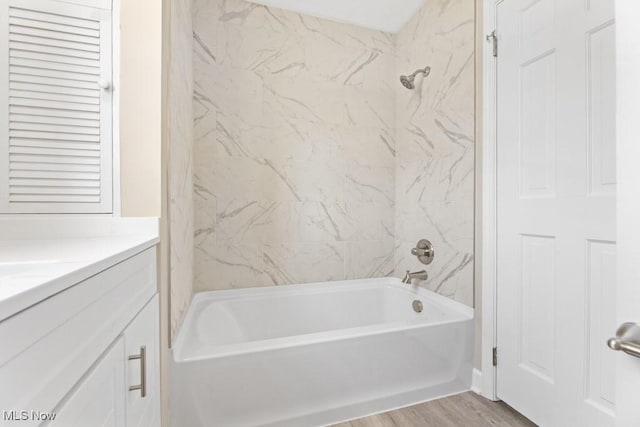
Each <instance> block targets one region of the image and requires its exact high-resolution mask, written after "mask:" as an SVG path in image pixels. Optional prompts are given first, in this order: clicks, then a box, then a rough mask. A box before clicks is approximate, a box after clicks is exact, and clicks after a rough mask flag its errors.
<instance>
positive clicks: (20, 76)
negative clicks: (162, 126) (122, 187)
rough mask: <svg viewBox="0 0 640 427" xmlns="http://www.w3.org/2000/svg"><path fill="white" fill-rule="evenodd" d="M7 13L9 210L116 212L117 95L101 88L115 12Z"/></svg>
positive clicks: (30, 3) (0, 195)
mask: <svg viewBox="0 0 640 427" xmlns="http://www.w3.org/2000/svg"><path fill="white" fill-rule="evenodd" d="M2 8H4V10H0V14H2V13H5V17H4V18H1V17H0V24H2V28H1V30H2V31H4V32H5V35H6V36H3V37H2V40H3V41H2V43H4V44H2V43H0V50H2V51H3V52H0V54H1V55H3V56H5V58H6V60H7V62H6V63H5V64H2V63H1V62H0V65H2V67H4V69H3V70H0V78H2V79H3V80H5V78H6V81H2V82H0V85H3V87H2V90H1V92H3V93H4V94H5V95H6V96H5V99H8V104H7V105H5V106H2V107H1V108H0V115H1V116H2V117H0V118H2V119H3V120H6V122H5V123H6V128H4V125H3V129H2V130H1V131H0V136H1V137H2V140H0V148H2V152H0V160H2V162H3V163H1V164H0V166H2V169H3V171H2V172H0V173H1V174H2V175H0V185H2V187H3V189H0V210H1V211H8V212H87V213H90V212H110V210H111V176H112V173H111V161H112V159H111V156H112V154H111V93H110V91H109V90H104V89H102V88H101V87H100V86H99V80H100V79H104V80H107V81H109V80H110V79H111V69H110V64H111V58H110V55H111V51H110V50H111V48H110V37H111V35H110V33H109V31H110V30H109V28H110V12H109V11H106V10H103V9H95V8H89V7H82V6H75V5H70V4H65V3H60V2H56V1H51V0H9V1H8V5H7V6H2ZM7 12H8V13H7ZM3 19H4V21H3Z"/></svg>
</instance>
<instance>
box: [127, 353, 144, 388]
mask: <svg viewBox="0 0 640 427" xmlns="http://www.w3.org/2000/svg"><path fill="white" fill-rule="evenodd" d="M129 360H140V384H138V385H132V386H129V391H135V390H140V396H142V397H146V396H147V347H146V346H144V345H143V346H141V347H140V354H134V355H133V356H129Z"/></svg>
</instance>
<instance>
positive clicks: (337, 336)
mask: <svg viewBox="0 0 640 427" xmlns="http://www.w3.org/2000/svg"><path fill="white" fill-rule="evenodd" d="M371 286H378V287H389V288H392V289H394V290H401V291H402V292H404V293H407V294H409V295H411V296H413V297H419V298H423V299H427V300H430V301H431V302H433V303H435V304H437V305H440V306H442V307H444V308H445V309H447V310H451V311H452V312H454V313H455V314H454V316H453V317H452V318H450V319H445V320H440V321H431V322H426V321H399V322H388V323H377V324H371V325H366V326H359V327H353V328H345V329H336V330H330V331H322V332H315V333H309V334H300V335H292V336H286V337H278V338H269V339H264V340H255V341H249V342H242V343H234V344H227V345H221V346H217V348H218V349H220V350H218V351H215V352H209V354H203V355H197V356H192V357H184V356H183V355H182V353H183V350H184V347H185V345H186V342H187V341H186V340H187V339H188V338H187V337H188V334H187V333H186V332H185V331H187V330H189V329H192V328H195V325H194V323H195V322H196V320H195V316H196V315H197V313H196V312H197V311H198V310H199V307H200V306H202V305H206V304H207V303H210V302H216V301H233V300H245V299H261V298H265V297H270V296H276V295H282V296H286V295H299V294H313V293H326V292H327V291H332V292H345V291H347V290H348V289H349V288H351V289H354V288H355V289H363V288H368V287H371ZM473 319H474V309H473V308H471V307H469V306H466V305H464V304H462V303H460V302H458V301H454V300H452V299H450V298H447V297H444V296H442V295H439V294H437V293H435V292H433V291H431V290H429V289H426V288H423V287H421V286H417V285H406V284H404V283H402V282H401V281H400V280H399V279H397V278H375V279H355V280H340V281H329V282H315V283H306V284H294V285H278V286H264V287H256V288H243V289H225V290H219V291H206V292H198V293H196V294H194V296H193V298H192V301H191V305H190V306H189V309H188V311H187V315H186V316H185V319H184V321H183V323H182V326H181V327H180V329H179V331H178V334H177V337H176V339H175V341H174V345H173V346H172V349H171V350H172V351H171V353H172V359H173V362H174V363H189V362H198V361H203V360H211V359H219V358H226V357H235V356H241V355H246V354H254V353H261V352H267V351H274V350H279V349H286V348H294V347H300V346H306V345H315V344H320V343H323V342H330V341H331V342H332V341H342V340H347V339H354V338H363V337H371V336H375V335H384V334H388V333H397V332H399V331H410V330H416V329H420V328H431V327H438V326H443V325H448V324H453V323H464V322H473Z"/></svg>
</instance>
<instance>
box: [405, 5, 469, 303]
mask: <svg viewBox="0 0 640 427" xmlns="http://www.w3.org/2000/svg"><path fill="white" fill-rule="evenodd" d="M474 31H475V30H474V2H473V1H471V0H429V1H427V2H426V4H425V6H424V7H423V8H422V9H421V10H420V11H419V12H418V13H417V14H416V16H414V17H413V19H412V20H411V21H410V22H409V23H408V24H407V25H406V26H405V28H404V29H403V30H402V31H401V32H400V33H398V34H397V35H396V49H395V53H396V60H397V62H396V67H397V68H396V74H398V75H400V74H406V73H410V72H412V71H413V70H415V69H417V68H422V67H424V66H425V65H429V66H431V74H430V75H429V77H427V79H425V80H422V79H418V80H416V86H417V87H416V90H414V91H409V90H406V89H404V88H403V87H401V86H400V85H398V86H397V87H396V119H397V120H396V155H397V157H396V167H395V186H396V187H395V201H396V208H395V224H396V229H395V242H396V243H395V245H396V251H395V254H394V266H395V269H396V273H397V274H400V272H402V271H405V270H408V269H412V270H413V269H416V268H417V267H418V266H419V265H418V264H416V261H415V259H414V258H413V257H412V256H411V255H410V249H411V248H412V247H413V246H414V245H415V243H416V242H417V240H418V239H420V238H427V239H429V240H431V242H432V243H433V244H434V246H435V248H436V257H435V259H434V261H433V263H432V264H431V265H429V266H428V267H427V270H428V271H429V274H430V278H429V280H428V281H427V282H426V283H425V286H426V287H427V288H429V289H432V290H435V291H436V292H438V293H440V294H442V295H445V296H448V297H451V298H454V299H455V300H458V301H461V302H463V303H465V304H467V305H469V306H472V305H473V238H474V224H473V219H474V161H475V160H474V159H475V158H474V142H475V141H474V127H475V122H474V116H475V112H474V92H475V86H474V85H475V81H474Z"/></svg>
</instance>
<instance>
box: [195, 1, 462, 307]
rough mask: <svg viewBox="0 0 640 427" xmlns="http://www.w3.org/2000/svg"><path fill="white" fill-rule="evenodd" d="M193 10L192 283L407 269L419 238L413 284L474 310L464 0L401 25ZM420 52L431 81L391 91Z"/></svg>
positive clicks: (227, 4)
mask: <svg viewBox="0 0 640 427" xmlns="http://www.w3.org/2000/svg"><path fill="white" fill-rule="evenodd" d="M192 7H193V76H194V91H193V115H194V126H193V150H194V152H193V168H194V169H193V170H194V174H193V185H194V192H193V203H194V207H195V211H194V212H195V216H194V230H195V232H194V245H195V254H194V290H195V291H205V290H217V289H228V288H239V287H254V286H261V285H265V286H268V285H274V284H276V285H280V284H288V283H306V282H314V281H324V280H340V279H353V278H363V277H380V276H385V275H392V274H399V273H398V272H399V271H403V270H404V269H412V270H417V269H420V268H421V266H420V265H419V264H418V263H417V261H415V260H412V259H409V258H408V257H407V256H405V252H408V250H409V249H410V247H411V246H410V245H411V244H414V243H415V242H416V241H417V240H418V239H419V238H422V237H426V238H430V239H431V240H432V241H433V242H434V243H435V244H436V245H437V248H438V258H437V261H436V262H434V264H433V265H432V266H430V267H429V270H430V271H431V274H432V277H431V279H430V280H429V281H428V282H427V283H426V284H425V285H426V286H428V287H429V288H432V289H437V290H438V292H440V293H443V294H445V295H448V296H450V297H453V298H456V299H458V300H460V301H463V302H465V303H467V304H469V305H471V303H472V299H471V296H472V294H473V281H472V276H471V271H472V264H473V262H472V260H473V253H472V248H473V228H472V225H473V221H472V219H473V173H472V172H473V96H474V93H473V91H474V88H473V59H472V58H473V57H472V56H471V59H468V58H467V55H468V54H469V53H470V54H471V55H473V2H472V1H470V0H449V1H446V0H432V1H430V2H427V5H426V6H425V7H424V8H423V10H421V11H420V12H419V13H418V15H416V17H415V18H414V19H413V20H412V21H411V22H410V23H409V24H408V26H407V28H406V29H405V30H403V31H402V32H401V33H400V34H397V35H391V34H386V33H382V32H377V31H372V30H368V29H363V28H358V27H355V26H351V25H345V24H339V23H334V22H330V21H326V20H322V19H318V18H313V17H309V16H304V15H299V14H296V13H293V12H288V11H283V10H279V9H273V8H267V7H264V6H260V5H256V4H251V3H247V2H245V1H243V0H194V2H193V5H192ZM434 13H437V14H436V15H434V16H432V15H433V14H434ZM467 19H470V20H471V24H470V25H469V24H467V23H466V20H467ZM423 26H426V27H427V28H422V27H423ZM428 26H431V28H428ZM450 49H453V50H454V51H455V52H454V51H452V52H447V50H450ZM416 58H420V59H416ZM467 60H468V62H469V63H468V64H467V63H466V62H465V61H467ZM423 62H426V63H429V64H430V65H431V66H432V67H433V68H434V71H433V72H432V76H433V77H434V78H433V79H431V77H430V80H429V81H428V82H426V81H425V83H424V85H423V86H422V87H420V90H417V91H415V92H414V93H412V92H409V91H406V90H405V89H402V87H401V86H400V84H399V82H398V75H399V74H400V73H402V74H404V73H407V72H411V71H413V69H415V68H417V67H418V66H420V67H423V66H424V65H426V64H423ZM402 91H405V92H402Z"/></svg>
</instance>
